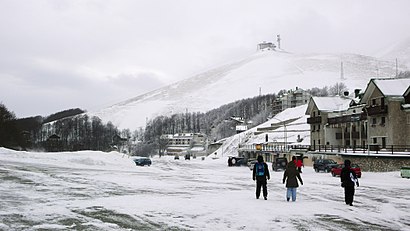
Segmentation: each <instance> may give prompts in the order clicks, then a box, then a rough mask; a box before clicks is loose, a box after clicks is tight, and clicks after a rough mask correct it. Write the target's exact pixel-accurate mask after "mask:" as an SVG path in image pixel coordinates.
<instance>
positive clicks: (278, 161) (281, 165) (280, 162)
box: [272, 157, 288, 171]
mask: <svg viewBox="0 0 410 231" xmlns="http://www.w3.org/2000/svg"><path fill="white" fill-rule="evenodd" d="M286 165H288V159H286V158H285V157H276V158H275V159H274V160H273V162H272V169H273V171H279V170H285V169H286Z"/></svg>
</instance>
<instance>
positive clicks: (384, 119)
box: [380, 116, 386, 126]
mask: <svg viewBox="0 0 410 231" xmlns="http://www.w3.org/2000/svg"><path fill="white" fill-rule="evenodd" d="M385 123H386V117H384V116H383V117H382V122H380V125H382V126H384V124H385Z"/></svg>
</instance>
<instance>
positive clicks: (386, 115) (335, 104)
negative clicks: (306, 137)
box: [306, 78, 410, 152]
mask: <svg viewBox="0 0 410 231" xmlns="http://www.w3.org/2000/svg"><path fill="white" fill-rule="evenodd" d="M409 87H410V78H389V79H387V78H386V79H371V80H370V81H369V83H368V85H367V88H366V90H365V91H364V93H363V94H362V96H361V98H360V100H359V101H357V100H354V99H351V98H347V97H344V96H342V97H340V96H335V97H312V98H311V99H310V101H309V104H308V108H307V110H306V115H310V118H308V119H307V123H308V124H310V127H311V149H312V150H319V151H320V150H321V149H328V148H338V149H339V150H340V148H343V149H346V148H349V149H350V148H352V149H361V150H368V151H379V150H385V151H388V152H394V151H410V96H409V94H410V90H409Z"/></svg>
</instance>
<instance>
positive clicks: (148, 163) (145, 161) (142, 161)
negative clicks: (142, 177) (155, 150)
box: [134, 157, 152, 166]
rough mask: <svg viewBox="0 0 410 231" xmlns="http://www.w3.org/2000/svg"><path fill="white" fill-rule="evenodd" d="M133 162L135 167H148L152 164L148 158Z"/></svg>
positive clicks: (137, 159)
mask: <svg viewBox="0 0 410 231" xmlns="http://www.w3.org/2000/svg"><path fill="white" fill-rule="evenodd" d="M134 162H135V165H137V166H145V165H148V166H150V165H151V164H152V162H151V159H150V158H148V157H141V158H136V159H134Z"/></svg>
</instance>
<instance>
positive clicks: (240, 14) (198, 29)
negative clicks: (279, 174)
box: [0, 0, 410, 118]
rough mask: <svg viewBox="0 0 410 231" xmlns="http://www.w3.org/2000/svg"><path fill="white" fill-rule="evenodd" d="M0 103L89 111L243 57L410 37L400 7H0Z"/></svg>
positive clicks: (154, 3)
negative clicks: (267, 46)
mask: <svg viewBox="0 0 410 231" xmlns="http://www.w3.org/2000/svg"><path fill="white" fill-rule="evenodd" d="M0 31H1V32H0V80H1V85H0V102H1V103H3V104H4V105H6V107H7V108H8V109H9V110H10V111H13V112H14V113H15V114H16V116H17V117H19V118H21V117H27V116H35V115H42V116H47V115H49V114H52V113H55V112H58V111H61V110H65V109H69V108H77V107H79V108H81V109H85V110H89V111H90V110H95V109H99V108H102V107H105V106H109V105H111V104H114V103H117V102H119V101H122V100H125V99H128V98H130V97H135V96H138V95H140V94H142V93H145V92H148V91H151V90H154V89H156V88H159V87H161V86H164V85H167V84H170V83H173V82H176V81H178V80H181V79H184V78H187V77H190V76H192V75H193V74H196V73H200V72H201V71H203V70H206V69H207V68H210V67H213V66H217V65H219V64H221V63H225V62H229V61H230V60H235V59H238V58H240V57H246V56H247V55H249V54H252V53H253V52H255V50H256V44H257V43H258V42H261V41H273V42H274V41H275V39H276V35H277V34H280V35H281V38H282V48H284V49H286V50H288V51H291V52H294V53H306V52H352V53H360V54H365V55H374V54H375V53H376V52H379V51H380V50H382V49H384V48H385V47H388V46H390V45H392V44H395V43H397V42H400V41H401V40H403V39H406V38H409V37H410V1H407V0H394V1H390V0H384V1H378V0H368V1H361V0H343V1H333V0H321V1H301V0H295V1H290V0H286V1H281V0H279V1H273V0H267V1H255V0H249V1H248V0H201V1H196V0H172V1H170V0H129V1H127V0H36V1H34V0H33V1H23V0H0Z"/></svg>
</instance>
